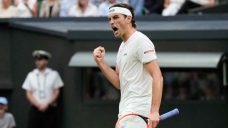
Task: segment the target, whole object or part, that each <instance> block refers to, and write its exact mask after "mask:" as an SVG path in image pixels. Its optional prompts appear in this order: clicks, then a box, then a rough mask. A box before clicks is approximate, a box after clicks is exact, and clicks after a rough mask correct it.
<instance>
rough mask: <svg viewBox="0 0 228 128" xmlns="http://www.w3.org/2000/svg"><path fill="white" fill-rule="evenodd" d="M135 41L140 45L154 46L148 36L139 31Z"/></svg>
mask: <svg viewBox="0 0 228 128" xmlns="http://www.w3.org/2000/svg"><path fill="white" fill-rule="evenodd" d="M135 40H137V42H138V43H139V44H143V43H149V44H153V42H152V41H151V40H150V38H149V37H148V36H146V35H145V34H143V33H142V32H139V31H137V36H136V39H135Z"/></svg>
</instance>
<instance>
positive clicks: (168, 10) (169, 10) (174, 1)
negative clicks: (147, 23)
mask: <svg viewBox="0 0 228 128" xmlns="http://www.w3.org/2000/svg"><path fill="white" fill-rule="evenodd" d="M184 2H185V0H165V3H164V7H165V9H164V10H163V11H162V15H163V16H174V15H176V14H177V13H178V11H179V10H180V8H181V6H182V5H183V3H184Z"/></svg>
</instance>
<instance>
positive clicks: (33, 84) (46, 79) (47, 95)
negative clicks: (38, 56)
mask: <svg viewBox="0 0 228 128" xmlns="http://www.w3.org/2000/svg"><path fill="white" fill-rule="evenodd" d="M62 86H63V81H62V79H61V78H60V76H59V73H58V72H57V71H55V70H52V69H50V68H47V69H45V71H44V72H40V71H39V70H38V69H34V70H33V71H31V72H30V73H29V74H28V75H27V77H26V79H25V81H24V83H23V85H22V88H23V89H25V90H28V91H32V94H33V96H34V97H35V99H36V100H37V101H38V102H39V103H44V104H47V103H49V102H50V101H51V97H52V94H53V91H54V90H55V89H57V88H60V87H62Z"/></svg>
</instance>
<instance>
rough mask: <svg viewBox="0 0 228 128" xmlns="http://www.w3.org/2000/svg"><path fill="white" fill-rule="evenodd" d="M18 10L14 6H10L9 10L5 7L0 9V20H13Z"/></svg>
mask: <svg viewBox="0 0 228 128" xmlns="http://www.w3.org/2000/svg"><path fill="white" fill-rule="evenodd" d="M16 12H17V10H16V8H15V7H14V6H9V7H8V8H7V9H4V8H3V7H1V8H0V18H12V17H15V16H16Z"/></svg>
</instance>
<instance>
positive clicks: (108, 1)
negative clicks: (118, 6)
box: [98, 0, 116, 16]
mask: <svg viewBox="0 0 228 128" xmlns="http://www.w3.org/2000/svg"><path fill="white" fill-rule="evenodd" d="M115 3H116V0H105V1H104V2H102V3H101V4H100V6H99V8H98V10H99V15H100V16H107V15H108V10H109V7H110V6H111V5H113V4H115Z"/></svg>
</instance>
